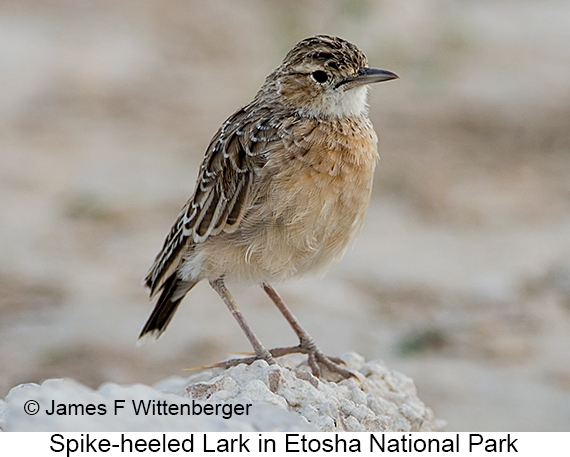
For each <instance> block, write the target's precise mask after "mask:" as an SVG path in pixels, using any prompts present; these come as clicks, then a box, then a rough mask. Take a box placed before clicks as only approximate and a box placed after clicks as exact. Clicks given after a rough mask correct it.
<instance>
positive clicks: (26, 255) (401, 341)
mask: <svg viewBox="0 0 570 457" xmlns="http://www.w3.org/2000/svg"><path fill="white" fill-rule="evenodd" d="M285 5H286V6H285ZM569 21H570V3H569V2H567V1H563V0H548V1H543V2H535V1H532V0H517V1H514V0H512V1H511V0H493V1H491V0H480V1H475V2H453V1H451V0H449V1H445V0H431V1H419V0H417V1H415V0H414V1H407V2H399V1H397V0H384V1H348V0H343V1H341V0H337V1H334V2H330V1H327V2H325V1H301V0H298V1H291V2H279V1H276V0H275V1H261V0H244V1H240V2H231V1H229V0H228V1H222V0H214V1H211V2H208V3H207V6H206V2H199V1H188V2H175V1H166V2H165V1H158V0H148V1H144V2H139V1H135V0H130V1H129V0H122V1H101V2H77V1H71V0H69V1H53V2H43V1H39V0H35V1H34V0H28V1H10V0H4V1H3V2H2V3H1V4H0V61H1V62H2V63H1V66H2V71H1V72H0V106H1V107H2V109H1V110H0V121H1V122H0V163H1V165H0V215H1V218H0V259H1V260H2V261H1V264H0V343H1V344H0V367H2V368H1V369H0V397H4V396H5V395H6V393H7V392H8V390H9V389H10V388H11V387H13V386H14V385H17V384H19V383H23V382H40V381H42V380H44V379H46V378H51V377H71V378H74V379H76V380H78V381H80V382H82V383H85V384H87V385H90V386H93V387H96V386H98V385H99V384H101V383H102V382H105V381H114V382H119V383H134V382H140V383H153V382H156V381H158V380H160V379H163V378H165V377H167V376H169V375H171V374H176V375H184V374H185V372H184V371H183V369H184V368H186V367H192V366H195V365H200V364H208V363H212V362H216V361H218V360H220V359H222V358H224V357H226V356H227V355H228V354H229V353H232V352H240V351H248V350H249V347H248V344H247V340H246V339H245V337H244V336H243V335H242V334H241V332H240V330H239V328H238V326H237V325H236V324H235V322H233V319H232V317H231V315H230V314H229V313H228V312H227V311H226V310H225V308H224V305H223V303H222V302H221V301H220V300H219V299H218V298H217V296H216V295H215V293H214V292H213V291H212V290H210V289H209V287H208V286H207V285H206V284H200V285H198V286H197V287H196V289H195V290H193V291H192V293H191V295H190V296H188V297H187V299H186V300H185V302H184V304H183V306H182V308H181V309H180V310H179V312H178V315H177V316H176V319H174V321H173V322H172V324H171V327H170V328H169V330H168V332H167V333H166V334H165V335H164V337H163V338H162V339H161V340H160V341H159V342H158V343H157V344H154V345H152V346H147V347H143V348H136V347H135V345H134V343H135V341H136V337H137V335H138V332H139V331H140V328H141V326H142V325H143V323H144V321H145V319H146V317H147V315H148V313H149V312H150V305H149V303H148V297H147V295H146V293H145V291H144V290H143V288H142V287H141V286H140V280H141V278H142V277H143V276H144V274H145V273H146V270H147V268H148V267H149V266H150V263H151V261H152V259H153V257H154V255H155V254H156V252H157V250H158V249H159V248H160V246H161V243H162V241H163V238H164V236H165V235H166V233H167V231H168V230H169V228H170V224H171V223H172V222H173V221H174V218H175V217H176V215H177V213H178V210H179V208H180V207H181V206H182V204H183V203H184V201H185V200H186V198H187V197H188V196H189V195H190V194H191V192H192V190H193V186H194V180H195V176H196V172H197V168H198V166H199V164H200V161H201V158H202V156H203V153H204V150H205V148H206V145H207V143H208V141H209V139H210V138H211V136H212V135H213V133H214V132H215V130H216V129H217V128H218V126H219V125H220V123H221V122H222V121H223V120H224V119H225V118H226V117H227V116H228V115H229V114H231V113H232V112H233V111H234V110H235V109H236V108H238V107H239V106H241V105H243V104H245V103H246V102H248V101H249V100H250V99H251V98H252V96H253V95H254V93H255V92H256V90H257V89H258V87H259V86H260V85H261V83H262V82H263V79H264V77H265V76H266V75H267V74H268V73H269V72H270V71H271V70H272V69H273V68H274V67H275V66H277V65H278V64H279V62H280V60H281V59H282V57H283V55H284V54H285V52H286V51H287V50H288V49H289V48H290V47H291V46H292V45H293V44H294V43H296V42H297V41H298V40H300V39H302V38H304V37H306V36H309V35H313V34H316V33H330V34H337V35H340V36H343V37H345V38H347V39H349V40H351V41H353V42H355V43H357V44H358V45H359V46H360V47H361V48H362V49H363V50H364V51H365V52H366V53H367V55H368V57H369V60H370V62H371V64H372V65H373V66H378V67H382V68H386V69H389V70H392V71H395V72H396V73H398V74H400V76H401V79H400V80H399V81H395V82H390V83H386V84H382V85H378V86H376V87H374V88H373V89H372V91H371V92H372V93H371V99H370V112H371V118H372V120H373V122H374V124H375V126H376V130H377V132H378V134H379V137H380V145H379V147H380V155H381V161H380V163H379V166H378V168H377V175H376V181H375V188H374V196H373V202H372V205H371V208H370V213H369V217H368V219H367V222H366V224H365V227H364V229H363V232H362V234H361V236H360V237H359V239H358V242H357V243H356V245H355V247H354V249H353V250H352V251H351V252H350V253H349V254H347V256H346V257H345V258H344V259H343V261H342V262H341V263H340V264H339V265H338V266H336V267H334V268H333V269H332V270H331V271H330V272H329V274H328V275H327V276H325V277H324V278H322V279H314V280H310V279H307V280H302V281H292V282H290V283H288V284H283V285H281V286H279V287H278V289H279V290H280V291H281V293H282V295H283V296H284V298H285V299H286V301H287V302H289V303H290V305H291V307H292V308H293V310H294V311H295V313H296V314H297V316H298V317H299V319H300V320H301V321H302V322H303V323H304V325H305V326H306V327H307V329H308V330H309V331H310V332H311V334H312V335H313V337H314V338H315V339H316V340H317V342H318V343H319V345H320V346H321V348H322V349H323V350H324V351H325V352H327V353H329V354H331V355H332V354H339V353H342V352H346V351H349V350H353V351H357V352H359V353H362V354H364V355H365V356H366V357H367V358H368V359H369V360H370V359H376V358H381V359H384V360H385V361H386V363H387V364H388V366H389V367H390V368H392V369H397V370H400V371H402V372H404V373H406V374H407V375H409V376H411V377H412V378H414V380H415V382H416V385H417V386H418V389H419V394H420V398H422V400H424V401H425V402H426V403H427V404H428V405H429V406H431V407H432V408H433V409H434V411H435V413H436V416H437V417H440V418H443V419H446V420H447V421H448V423H449V426H448V430H450V431H454V430H464V431H467V430H474V431H482V430H485V431H505V430H511V431H556V430H566V431H567V430H569V429H570V341H569V340H570V337H569V335H570V211H569V210H570V129H569V123H570V122H569V121H570V79H569V78H568V74H569V72H570V48H569V47H568V43H569V42H570V28H569V27H568V23H569ZM232 291H233V292H234V295H235V297H236V299H237V300H238V303H239V304H240V306H241V308H242V310H243V311H244V313H245V314H246V316H247V317H248V319H249V320H250V322H251V324H252V325H253V326H254V328H255V329H256V330H257V331H258V334H259V336H260V338H261V339H262V340H263V341H264V342H265V344H266V345H267V346H281V345H285V344H293V343H294V342H295V339H294V335H293V334H292V332H291V331H290V330H289V329H288V328H287V326H286V323H285V322H284V321H283V319H281V318H280V316H279V315H278V312H277V311H276V310H275V309H274V307H273V306H272V305H271V304H270V302H269V301H268V299H267V298H266V297H265V296H264V294H263V292H262V291H261V290H260V289H258V288H256V287H248V286H245V285H235V286H232Z"/></svg>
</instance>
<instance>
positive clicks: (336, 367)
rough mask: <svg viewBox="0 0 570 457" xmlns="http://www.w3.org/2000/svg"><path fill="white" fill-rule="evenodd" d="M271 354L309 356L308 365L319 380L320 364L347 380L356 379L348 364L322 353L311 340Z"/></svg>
mask: <svg viewBox="0 0 570 457" xmlns="http://www.w3.org/2000/svg"><path fill="white" fill-rule="evenodd" d="M269 352H270V353H271V355H272V356H273V357H281V356H284V355H287V354H307V356H308V363H309V366H310V367H311V371H312V372H313V375H314V376H316V377H317V378H319V377H320V376H321V368H320V367H319V364H321V365H323V366H325V367H326V368H327V369H328V370H329V371H331V372H333V373H337V374H339V375H341V376H342V377H343V378H345V379H349V378H356V379H358V376H356V375H355V374H354V373H353V372H352V371H350V370H349V369H347V368H345V367H346V363H345V362H344V361H343V360H342V359H339V358H338V357H330V356H327V355H325V354H323V353H322V352H321V350H320V349H319V348H318V347H317V346H316V345H315V343H314V342H313V341H312V340H310V341H307V342H303V341H302V342H301V343H299V345H297V346H293V347H285V348H275V349H270V350H269Z"/></svg>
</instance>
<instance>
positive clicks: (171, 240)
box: [145, 106, 280, 296]
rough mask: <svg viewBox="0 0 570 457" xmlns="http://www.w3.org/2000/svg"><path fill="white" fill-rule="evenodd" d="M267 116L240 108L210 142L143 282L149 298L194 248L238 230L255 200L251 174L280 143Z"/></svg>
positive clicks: (277, 130) (276, 128) (263, 111)
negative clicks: (188, 193) (189, 194)
mask: <svg viewBox="0 0 570 457" xmlns="http://www.w3.org/2000/svg"><path fill="white" fill-rule="evenodd" d="M268 111H269V108H265V109H264V108H256V109H255V108H253V107H251V106H246V107H245V108H242V109H241V110H239V111H237V112H236V113H235V114H233V115H232V116H231V117H230V118H229V119H228V120H227V121H226V122H225V123H224V124H223V125H222V127H221V128H220V129H219V130H218V132H217V133H216V135H215V136H214V138H213V139H212V141H211V142H210V145H209V146H208V150H207V151H206V156H205V157H204V161H203V163H202V166H201V167H200V173H199V176H198V180H197V183H196V189H195V190H194V194H193V195H192V197H191V198H190V199H189V200H188V201H187V202H186V204H185V205H184V207H183V208H182V211H181V212H180V214H179V216H178V219H177V220H176V222H175V223H174V225H173V226H172V229H171V230H170V233H169V234H168V236H167V237H166V240H165V241H164V245H163V247H162V250H161V251H160V252H159V254H158V255H157V256H156V259H155V260H154V263H153V265H152V267H151V269H150V271H149V272H148V274H147V276H146V278H145V285H146V286H147V287H149V288H150V293H151V296H153V295H154V294H155V293H156V292H157V291H158V290H160V289H161V287H162V286H163V284H164V283H165V281H166V279H167V278H169V277H170V275H171V274H172V273H173V272H174V271H175V270H176V269H177V268H178V266H179V265H180V261H181V260H182V257H183V255H184V253H185V252H187V249H189V248H191V246H192V245H193V244H197V243H201V242H203V241H204V240H206V239H207V238H208V237H211V236H215V235H216V234H218V233H220V232H222V231H224V232H231V231H233V230H235V229H236V228H237V227H238V226H239V224H240V221H241V220H242V218H243V215H244V213H245V211H246V210H247V208H248V207H249V206H250V205H251V203H252V201H253V200H254V199H255V193H256V190H255V189H256V185H255V176H256V173H257V172H258V170H260V169H261V168H262V167H263V165H264V164H265V162H266V160H267V151H268V150H269V149H270V148H271V144H272V143H275V141H277V140H279V138H280V126H279V125H278V123H276V122H275V121H274V120H272V119H275V118H274V117H272V116H270V113H269V112H268Z"/></svg>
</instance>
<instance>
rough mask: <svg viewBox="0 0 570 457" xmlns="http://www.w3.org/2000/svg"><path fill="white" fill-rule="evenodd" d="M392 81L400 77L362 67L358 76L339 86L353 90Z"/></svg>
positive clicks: (384, 71) (376, 69)
mask: <svg viewBox="0 0 570 457" xmlns="http://www.w3.org/2000/svg"><path fill="white" fill-rule="evenodd" d="M391 79H398V75H397V74H396V73H392V72H391V71H388V70H381V69H379V68H370V67H360V70H358V74H357V75H356V76H352V77H350V78H347V79H345V80H344V81H342V82H341V83H340V84H338V86H341V85H343V86H345V87H347V88H350V89H351V88H353V87H358V86H364V85H366V84H372V83H379V82H382V81H390V80H391ZM338 86H337V87H338Z"/></svg>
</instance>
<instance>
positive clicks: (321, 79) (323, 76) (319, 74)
mask: <svg viewBox="0 0 570 457" xmlns="http://www.w3.org/2000/svg"><path fill="white" fill-rule="evenodd" d="M311 76H312V77H313V79H314V80H315V81H317V82H318V83H320V84H322V83H325V82H327V79H329V75H327V73H326V72H325V71H322V70H317V71H313V72H312V73H311Z"/></svg>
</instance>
